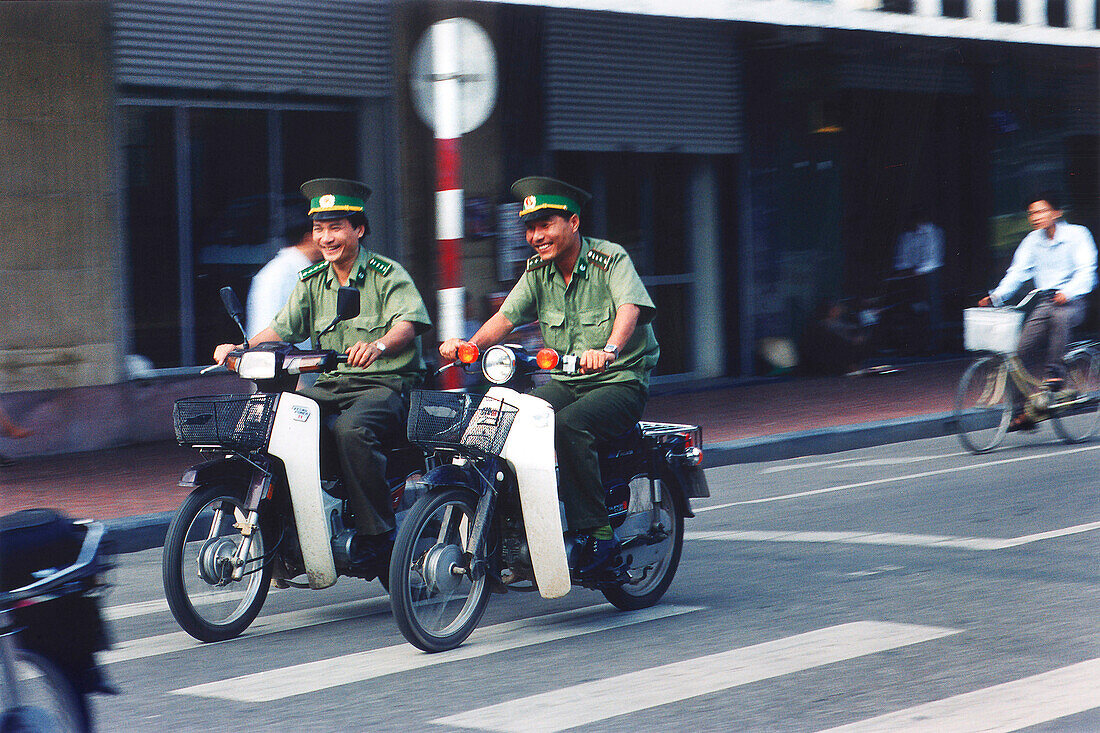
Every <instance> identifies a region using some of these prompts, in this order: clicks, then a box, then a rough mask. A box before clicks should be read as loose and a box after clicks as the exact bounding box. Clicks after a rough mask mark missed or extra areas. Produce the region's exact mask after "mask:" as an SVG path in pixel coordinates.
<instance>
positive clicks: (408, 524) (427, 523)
mask: <svg viewBox="0 0 1100 733" xmlns="http://www.w3.org/2000/svg"><path fill="white" fill-rule="evenodd" d="M476 509H477V496H476V495H475V494H474V493H473V492H472V491H469V490H466V489H460V488H450V489H444V490H442V491H438V492H433V493H431V494H427V495H426V496H423V497H421V498H420V499H419V500H418V501H417V502H416V504H415V505H413V508H412V509H410V510H409V513H408V514H407V515H406V516H405V519H404V521H403V522H402V523H401V528H400V530H398V532H397V538H396V539H395V540H394V546H393V555H392V556H391V558H390V605H391V607H392V608H393V617H394V620H395V621H397V627H398V628H399V629H401V633H402V634H403V635H404V636H405V638H406V639H407V640H408V641H409V643H410V644H412V645H413V646H415V647H417V648H418V649H423V650H424V651H426V652H441V651H445V650H447V649H454V648H455V647H457V646H458V645H459V644H461V643H462V642H464V641H465V640H466V638H467V637H468V636H469V635H470V634H471V633H472V632H473V630H474V629H475V628H476V627H477V625H478V622H480V621H481V616H482V614H484V613H485V606H486V604H488V602H489V584H488V579H487V578H486V577H485V575H484V574H483V575H481V576H480V577H478V578H477V579H472V578H471V577H470V573H469V572H467V571H468V568H467V567H466V565H465V552H466V541H467V539H468V538H469V534H470V529H471V527H472V526H473V523H474V513H475V511H476Z"/></svg>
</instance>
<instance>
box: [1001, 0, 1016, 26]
mask: <svg viewBox="0 0 1100 733" xmlns="http://www.w3.org/2000/svg"><path fill="white" fill-rule="evenodd" d="M995 7H996V15H997V22H998V23H1019V22H1020V2H1019V0H997V3H996V6H995Z"/></svg>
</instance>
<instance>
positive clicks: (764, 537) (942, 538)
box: [684, 522, 1100, 551]
mask: <svg viewBox="0 0 1100 733" xmlns="http://www.w3.org/2000/svg"><path fill="white" fill-rule="evenodd" d="M1097 529H1100V522H1089V523H1088V524H1078V525H1076V526H1074V527H1064V528H1062V529H1055V530H1051V531H1050V532H1039V533H1037V534H1028V535H1023V536H1022V537H1008V538H1000V537H952V536H948V535H930V534H898V533H893V532H791V531H776V532H769V531H765V530H743V531H736V530H722V531H697V532H684V539H685V540H699V541H702V542H837V543H841V544H848V545H901V546H913V547H950V548H954V549H960V550H978V551H984V550H1004V549H1006V548H1009V547H1019V546H1020V545H1028V544H1031V543H1032V542H1039V541H1040V540H1049V539H1052V538H1055V537H1065V536H1067V535H1072V534H1080V533H1082V532H1091V531H1093V530H1097Z"/></svg>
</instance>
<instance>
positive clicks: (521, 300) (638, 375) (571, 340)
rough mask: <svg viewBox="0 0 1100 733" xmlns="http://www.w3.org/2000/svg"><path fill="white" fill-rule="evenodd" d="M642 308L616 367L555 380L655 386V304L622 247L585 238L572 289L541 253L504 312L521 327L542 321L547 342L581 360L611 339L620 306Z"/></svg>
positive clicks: (557, 376) (531, 262)
mask: <svg viewBox="0 0 1100 733" xmlns="http://www.w3.org/2000/svg"><path fill="white" fill-rule="evenodd" d="M627 303H631V304H633V305H636V306H638V307H639V308H641V311H642V312H641V315H640V316H639V318H638V326H637V328H635V329H634V334H633V335H632V336H631V337H630V340H629V341H628V342H627V343H626V344H620V346H621V351H620V353H619V356H618V358H617V359H615V361H614V362H612V363H611V365H610V367H609V368H608V369H607V370H606V371H604V372H599V373H597V374H562V373H561V371H560V368H559V369H558V370H556V372H555V374H554V378H555V379H560V380H562V381H565V382H569V383H574V384H575V383H592V384H603V383H609V382H630V381H637V382H640V383H641V384H642V386H643V387H647V386H648V384H649V373H650V371H652V370H653V367H654V366H656V364H657V357H658V356H659V355H660V353H661V350H660V348H659V347H658V346H657V339H656V337H655V336H654V335H653V326H652V325H651V321H652V320H653V316H654V312H655V309H654V307H653V301H652V300H651V299H650V297H649V293H648V292H646V289H645V286H644V285H642V279H641V278H640V277H638V271H637V270H635V269H634V263H633V262H631V261H630V255H628V254H627V253H626V250H625V249H623V248H622V247H621V246H619V245H617V244H615V243H613V242H608V241H606V240H603V239H592V238H590V237H584V238H582V239H581V252H580V256H578V257H577V262H576V264H575V265H574V266H573V275H572V277H571V278H570V280H569V285H568V287H567V286H566V284H565V278H563V277H562V275H561V273H560V272H559V271H558V268H557V265H555V264H553V263H552V262H544V261H542V260H541V259H540V258H539V257H538V255H535V256H534V257H532V258H531V259H529V260H528V261H527V269H526V271H525V272H524V273H523V275H522V276H521V277H520V279H519V282H517V283H516V286H515V287H514V288H512V292H511V293H509V294H508V297H507V299H505V301H504V305H502V306H501V307H500V313H501V315H503V316H504V317H505V318H507V319H508V320H509V321H510V322H511V323H512V324H514V325H516V326H521V325H523V324H525V323H530V322H532V321H534V320H536V319H537V320H538V322H539V326H540V328H541V329H542V340H543V342H545V344H546V345H547V346H548V347H550V348H551V349H554V350H556V351H557V352H558V353H559V354H576V355H577V356H580V355H581V354H582V353H584V352H585V351H587V350H588V349H597V350H599V349H602V348H603V347H604V346H606V345H607V339H608V338H610V337H611V327H612V325H613V324H614V322H615V313H616V311H617V310H618V308H619V306H621V305H625V304H627Z"/></svg>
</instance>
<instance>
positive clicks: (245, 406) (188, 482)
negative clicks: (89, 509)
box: [162, 288, 426, 641]
mask: <svg viewBox="0 0 1100 733" xmlns="http://www.w3.org/2000/svg"><path fill="white" fill-rule="evenodd" d="M222 300H223V303H224V305H225V307H226V310H227V311H228V312H229V314H230V316H231V317H232V318H233V320H234V321H235V322H236V323H237V325H238V326H240V328H241V333H242V334H244V333H245V331H244V326H243V324H242V322H241V315H242V309H241V305H240V301H239V300H238V299H237V297H236V295H235V294H234V293H233V291H232V289H230V288H223V289H222ZM358 313H359V292H358V291H357V290H356V289H355V288H341V289H340V291H339V293H338V296H337V316H336V318H335V319H333V321H332V323H331V324H329V325H328V326H326V327H325V328H324V329H323V330H322V331H321V332H320V333H319V334H318V338H319V337H320V336H322V335H324V334H325V333H327V332H328V331H330V330H331V329H332V328H334V327H335V326H336V324H337V323H339V322H340V321H343V320H347V319H349V318H354V317H355V316H356V315H358ZM244 346H245V348H242V349H235V350H233V351H232V352H230V353H229V355H228V357H227V358H226V360H225V363H224V366H225V367H226V368H227V369H229V371H232V372H235V373H236V374H237V375H238V376H239V377H241V378H242V379H248V380H251V381H253V382H254V383H255V385H256V392H254V393H253V394H248V395H239V394H238V395H213V396H206V397H194V398H186V399H181V400H178V401H177V402H176V404H175V408H174V412H173V421H174V424H175V432H176V439H177V441H178V442H179V443H180V444H181V445H188V446H191V447H193V448H196V449H198V450H199V451H200V453H201V454H202V455H203V457H204V458H205V459H206V460H205V461H204V462H202V463H199V464H197V465H194V466H192V467H191V468H189V469H188V470H187V471H186V472H185V473H184V475H183V478H182V479H181V480H180V485H181V486H186V487H189V488H192V489H193V491H192V492H191V493H190V495H189V496H188V497H187V498H186V499H185V500H184V502H183V505H182V506H181V507H180V509H179V511H178V512H177V513H176V516H175V518H174V519H173V520H172V523H171V524H170V526H169V527H168V534H167V536H166V538H165V542H164V553H163V557H162V576H163V582H164V592H165V596H166V597H167V599H168V606H169V608H170V609H171V610H172V614H173V615H174V616H175V618H176V621H177V622H179V625H180V626H181V627H183V629H184V630H185V631H187V633H189V634H191V635H192V636H194V637H195V638H196V639H199V640H201V641H223V640H225V639H230V638H233V637H235V636H237V635H239V634H240V633H241V632H243V631H244V630H245V629H246V628H248V626H249V624H251V623H252V621H253V620H254V619H255V618H256V616H257V614H259V612H260V608H261V607H262V606H263V603H264V600H265V599H266V598H267V594H268V589H269V588H270V586H271V585H272V584H273V583H274V585H275V586H276V587H279V588H287V587H295V588H314V589H317V588H327V587H329V586H331V585H333V584H334V583H336V579H337V577H338V576H340V575H346V576H352V577H358V578H363V579H365V580H372V579H374V578H375V577H376V576H377V569H376V568H373V567H362V566H360V565H357V564H356V563H355V562H354V561H353V557H352V552H351V543H352V538H353V537H354V535H355V530H354V529H353V526H354V525H353V522H352V521H351V511H350V508H349V506H348V502H347V496H346V492H345V491H344V489H343V482H342V480H341V476H340V471H339V467H338V463H337V461H335V460H332V458H331V457H332V456H333V455H334V450H335V449H334V446H332V445H331V444H330V443H331V440H332V438H331V434H330V433H329V430H328V426H327V425H323V424H322V423H323V420H322V413H321V408H320V405H318V404H317V402H316V401H314V400H312V399H309V398H308V397H305V396H303V395H301V394H297V393H296V392H294V389H295V386H296V383H297V381H298V379H299V376H300V375H303V374H310V373H320V372H329V371H333V370H335V369H336V367H337V365H338V364H340V363H346V361H347V355H346V354H337V353H336V352H335V351H332V350H331V349H299V348H296V347H295V346H292V345H291V344H287V343H281V342H280V343H265V344H260V345H258V346H255V347H252V348H249V347H248V341H247V336H246V337H245V342H244ZM425 470H426V464H425V457H424V453H423V451H421V450H419V449H417V448H416V447H414V446H412V445H411V444H409V443H407V442H405V441H404V438H403V436H402V438H401V440H400V441H399V442H398V443H397V444H395V445H392V446H388V447H387V461H386V477H387V483H388V485H389V487H390V496H391V499H392V501H393V505H394V509H395V511H403V510H405V509H407V507H408V506H409V505H411V501H412V494H411V492H410V494H409V495H408V496H406V495H405V490H406V487H409V486H412V484H413V481H414V479H416V478H418V477H419V476H421V475H422V474H423V473H424V472H425ZM299 576H304V580H302V579H300V577H299ZM379 580H380V581H381V582H382V584H383V585H386V577H385V573H384V568H383V573H382V576H381V577H379Z"/></svg>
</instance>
